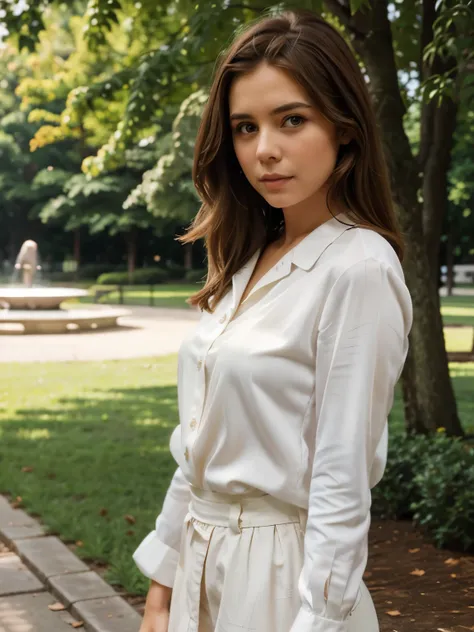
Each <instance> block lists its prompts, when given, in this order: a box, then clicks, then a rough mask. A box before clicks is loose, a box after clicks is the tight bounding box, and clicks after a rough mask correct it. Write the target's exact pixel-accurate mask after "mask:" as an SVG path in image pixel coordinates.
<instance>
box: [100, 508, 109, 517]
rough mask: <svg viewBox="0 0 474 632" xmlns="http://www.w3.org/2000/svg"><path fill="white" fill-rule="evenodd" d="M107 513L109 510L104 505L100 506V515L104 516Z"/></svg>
mask: <svg viewBox="0 0 474 632" xmlns="http://www.w3.org/2000/svg"><path fill="white" fill-rule="evenodd" d="M108 513H109V510H108V509H105V508H104V507H102V509H101V510H100V511H99V515H100V516H106V515H107V514H108Z"/></svg>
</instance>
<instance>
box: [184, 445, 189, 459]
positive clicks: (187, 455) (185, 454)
mask: <svg viewBox="0 0 474 632" xmlns="http://www.w3.org/2000/svg"><path fill="white" fill-rule="evenodd" d="M184 458H185V459H186V461H189V450H188V448H186V450H185V451H184Z"/></svg>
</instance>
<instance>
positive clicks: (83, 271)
mask: <svg viewBox="0 0 474 632" xmlns="http://www.w3.org/2000/svg"><path fill="white" fill-rule="evenodd" d="M126 269H127V267H126V266H125V265H123V264H122V265H114V264H110V263H84V264H83V265H81V266H79V269H78V271H77V272H78V278H79V279H80V280H84V279H86V280H90V279H97V277H98V276H100V275H101V274H107V273H108V272H125V271H126Z"/></svg>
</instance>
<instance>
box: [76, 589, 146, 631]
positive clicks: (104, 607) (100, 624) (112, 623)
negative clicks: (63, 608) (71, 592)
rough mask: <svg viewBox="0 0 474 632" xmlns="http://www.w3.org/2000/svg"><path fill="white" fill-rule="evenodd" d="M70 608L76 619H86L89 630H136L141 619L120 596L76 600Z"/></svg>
mask: <svg viewBox="0 0 474 632" xmlns="http://www.w3.org/2000/svg"><path fill="white" fill-rule="evenodd" d="M71 610H72V613H73V614H74V616H75V617H76V618H77V619H80V620H83V621H87V629H88V631H89V630H90V632H137V630H138V629H139V628H140V625H141V621H142V618H141V617H140V615H139V614H138V612H137V611H136V610H134V609H133V608H132V606H129V605H128V603H127V602H126V601H125V600H124V599H122V598H121V597H109V598H107V599H90V600H88V601H78V602H77V603H75V604H73V606H72V607H71Z"/></svg>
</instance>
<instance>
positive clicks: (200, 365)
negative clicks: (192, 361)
mask: <svg viewBox="0 0 474 632" xmlns="http://www.w3.org/2000/svg"><path fill="white" fill-rule="evenodd" d="M201 367H202V361H201V360H198V361H197V368H198V369H200V368H201Z"/></svg>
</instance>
